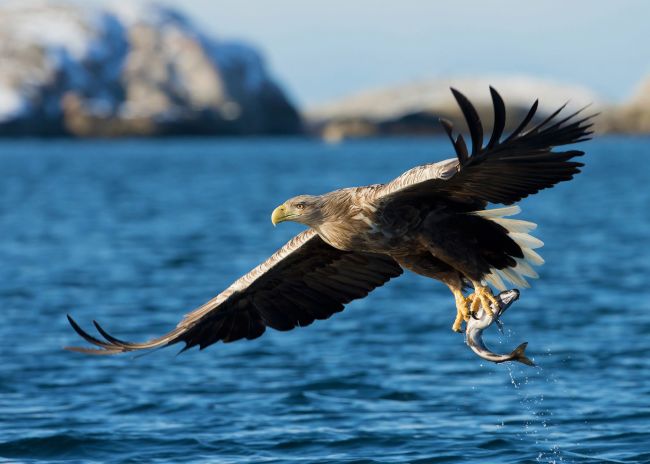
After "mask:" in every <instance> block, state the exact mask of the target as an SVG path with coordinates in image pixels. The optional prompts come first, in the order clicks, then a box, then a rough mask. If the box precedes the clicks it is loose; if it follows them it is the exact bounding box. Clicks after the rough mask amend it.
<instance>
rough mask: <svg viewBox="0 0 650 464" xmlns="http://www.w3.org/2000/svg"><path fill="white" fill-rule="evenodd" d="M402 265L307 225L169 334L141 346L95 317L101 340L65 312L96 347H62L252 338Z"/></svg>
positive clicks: (362, 290) (367, 288)
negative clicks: (348, 247) (327, 238)
mask: <svg viewBox="0 0 650 464" xmlns="http://www.w3.org/2000/svg"><path fill="white" fill-rule="evenodd" d="M402 272H403V271H402V268H401V267H400V266H399V265H398V264H397V263H396V262H395V261H394V260H393V259H392V258H391V257H389V256H386V255H379V254H374V253H357V252H347V251H341V250H337V249H336V248H334V247H331V246H330V245H328V244H327V243H325V242H324V241H323V240H322V239H321V238H320V237H319V236H318V234H316V232H315V231H314V230H311V229H310V230H307V231H304V232H302V233H300V234H298V235H297V236H295V237H294V238H293V239H292V240H290V241H289V242H288V243H287V244H286V245H284V246H283V247H282V248H280V249H279V250H278V251H277V252H276V253H274V254H273V255H272V256H271V257H270V258H269V259H267V260H266V261H265V262H263V263H262V264H260V265H259V266H257V267H256V268H255V269H253V270H252V271H250V272H249V273H248V274H246V275H245V276H243V277H241V278H240V279H238V280H237V281H235V283H233V284H232V285H231V286H230V287H228V288H227V289H226V290H225V291H223V292H222V293H220V294H219V295H217V296H216V297H215V298H213V299H212V300H210V301H209V302H207V303H206V304H204V305H203V306H201V307H200V308H198V309H196V310H194V311H192V312H191V313H189V314H188V315H186V316H185V317H184V318H183V320H182V321H181V322H180V323H179V324H178V325H177V326H176V328H175V329H174V330H172V331H171V332H169V333H167V334H165V335H163V336H161V337H158V338H154V339H153V340H149V341H147V342H144V343H131V342H126V341H122V340H119V339H117V338H115V337H113V336H112V335H110V334H108V333H107V332H106V331H105V330H104V329H103V328H102V327H101V326H100V325H99V324H97V323H96V322H95V323H94V324H95V327H96V329H97V330H98V332H99V333H100V334H101V335H102V337H103V338H104V340H100V339H99V338H96V337H94V336H92V335H90V334H88V333H87V332H86V331H84V330H83V329H82V328H81V327H79V325H78V324H77V323H76V322H75V321H74V320H73V319H72V318H71V317H70V316H68V320H69V321H70V324H71V325H72V327H73V328H74V330H75V331H76V332H77V333H78V334H79V335H80V336H81V337H83V338H84V339H85V340H86V341H88V342H89V343H91V344H93V345H95V346H97V347H99V349H96V348H82V347H69V348H67V349H69V350H72V351H78V352H82V353H89V354H114V353H122V352H126V351H136V350H149V349H152V348H158V347H163V346H167V345H173V344H175V343H179V342H184V343H185V348H184V349H188V348H191V347H193V346H196V345H198V346H199V347H200V348H201V349H203V348H205V347H206V346H208V345H211V344H213V343H215V342H217V341H219V340H221V341H223V342H232V341H235V340H239V339H242V338H247V339H253V338H257V337H259V336H260V335H262V334H263V333H264V331H265V330H266V327H272V328H274V329H277V330H291V329H293V328H294V327H296V326H306V325H309V324H311V323H312V322H313V321H314V320H315V319H327V318H329V317H330V316H331V315H332V314H334V313H336V312H339V311H341V310H342V309H343V305H344V304H346V303H349V302H350V301H352V300H355V299H357V298H363V297H365V296H366V295H367V294H368V293H369V292H371V291H372V290H373V289H375V288H377V287H380V286H381V285H383V284H384V283H386V282H387V281H388V280H389V279H391V278H392V277H397V276H399V275H400V274H401V273H402Z"/></svg>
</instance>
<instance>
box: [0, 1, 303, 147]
mask: <svg viewBox="0 0 650 464" xmlns="http://www.w3.org/2000/svg"><path fill="white" fill-rule="evenodd" d="M127 3H128V2H121V5H120V6H119V7H111V8H104V9H95V8H89V7H80V6H73V5H69V4H59V3H52V2H25V1H23V2H14V3H10V4H2V5H0V63H2V72H1V73H0V135H12V136H15V135H40V136H50V135H51V136H60V135H71V136H149V135H169V134H206V135H208V134H217V135H220V134H223V135H245V134H295V133H299V132H301V131H302V125H301V119H300V116H299V114H298V112H297V110H296V108H295V107H294V106H293V104H292V103H291V102H290V100H289V99H288V98H287V96H286V94H285V93H284V92H283V90H282V89H281V88H280V86H279V85H278V84H277V83H276V82H275V81H274V80H273V79H272V78H271V77H270V76H269V73H268V72H267V69H266V66H265V64H264V62H263V59H262V57H261V56H260V54H259V53H258V52H257V51H256V50H254V49H253V48H251V47H250V46H248V45H245V44H243V43H239V42H230V41H219V40H216V39H214V38H212V37H208V36H207V35H206V34H204V33H202V32H201V31H199V30H198V29H197V28H196V27H195V26H194V25H192V23H191V22H190V21H189V20H188V19H187V18H185V17H184V16H183V15H181V14H180V13H178V12H177V11H176V10H173V9H169V8H164V7H159V6H152V5H148V6H144V7H133V6H127Z"/></svg>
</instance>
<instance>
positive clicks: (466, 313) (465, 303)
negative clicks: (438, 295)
mask: <svg viewBox="0 0 650 464" xmlns="http://www.w3.org/2000/svg"><path fill="white" fill-rule="evenodd" d="M449 288H450V289H451V292H452V293H453V294H454V299H455V300H456V319H454V324H453V325H452V326H451V330H453V331H454V332H462V325H463V321H467V320H469V317H470V300H469V299H468V298H465V295H463V292H462V291H461V289H460V288H453V287H449Z"/></svg>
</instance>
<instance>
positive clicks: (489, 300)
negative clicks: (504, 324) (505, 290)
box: [468, 283, 499, 317]
mask: <svg viewBox="0 0 650 464" xmlns="http://www.w3.org/2000/svg"><path fill="white" fill-rule="evenodd" d="M468 300H470V301H471V304H470V312H471V314H476V313H477V312H478V310H479V309H481V306H482V307H483V310H484V311H485V312H486V314H487V315H488V316H490V317H494V314H493V313H492V308H491V305H493V304H494V306H495V307H497V308H498V307H499V302H498V301H497V299H496V298H495V297H494V295H493V294H492V291H491V290H490V287H487V286H485V285H480V284H476V283H475V284H474V293H472V294H471V295H470V296H469V297H468Z"/></svg>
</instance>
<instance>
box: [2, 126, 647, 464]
mask: <svg viewBox="0 0 650 464" xmlns="http://www.w3.org/2000/svg"><path fill="white" fill-rule="evenodd" d="M584 148H585V149H586V150H587V151H588V155H587V156H585V158H584V161H585V162H586V163H587V166H586V167H585V169H584V173H583V174H581V175H579V176H578V177H577V178H576V179H575V180H573V181H571V182H568V183H565V184H562V185H560V186H558V187H556V188H554V189H552V190H546V191H543V192H541V193H540V194H539V195H536V196H534V197H532V198H529V199H526V200H525V201H523V202H522V208H523V212H522V214H521V215H520V217H521V218H523V219H528V220H532V221H535V222H537V223H539V228H538V230H537V231H536V235H537V236H538V237H539V238H541V239H542V240H543V241H544V242H545V243H546V245H545V247H544V248H543V249H542V254H543V256H544V257H545V259H546V265H545V266H543V267H542V268H541V270H540V279H539V280H538V281H534V283H533V286H532V288H531V289H527V290H524V291H523V292H522V298H521V300H520V301H519V302H518V303H516V304H515V305H514V306H513V307H512V309H510V310H509V311H508V313H506V315H505V318H504V322H505V323H506V334H505V335H504V336H499V335H498V334H497V331H496V329H495V328H491V329H490V330H489V333H488V334H487V338H488V340H487V342H488V345H489V346H491V347H493V348H494V349H495V350H496V351H500V352H507V351H509V350H511V349H512V348H513V347H514V346H516V345H517V344H518V343H520V342H522V341H524V340H527V341H528V342H529V343H530V345H529V354H530V356H532V357H534V359H535V361H536V362H537V364H538V365H539V367H537V368H530V367H527V366H522V365H507V364H502V365H494V364H490V363H486V362H484V361H482V360H480V359H479V358H477V357H476V356H475V355H474V354H473V353H472V352H471V351H470V350H469V349H468V348H467V347H466V346H465V345H464V341H463V337H462V335H458V334H455V333H453V332H452V331H451V330H450V327H451V324H452V321H453V318H454V314H455V310H454V302H453V298H452V296H451V294H450V293H449V291H448V290H447V288H446V287H445V286H444V285H442V284H440V283H438V282H435V281H432V280H428V279H426V278H423V277H419V276H415V275H404V276H402V277H400V278H399V279H396V280H394V281H392V282H390V283H389V284H387V285H386V286H385V287H382V288H380V289H377V290H376V291H374V292H373V293H372V294H370V295H369V296H368V297H367V298H365V299H363V300H360V301H356V302H353V303H352V304H350V305H349V306H348V307H347V308H346V310H345V311H344V312H342V313H340V314H337V315H335V316H334V317H332V318H331V319H330V320H327V321H317V322H316V323H314V324H313V325H311V326H309V327H307V328H302V329H296V330H294V331H292V332H275V331H272V330H269V331H267V333H266V334H264V336H263V337H261V338H259V339H257V340H254V341H242V342H237V343H233V344H226V345H224V344H221V343H219V344H217V345H213V346H211V347H210V348H209V349H207V350H205V351H202V352H201V351H198V350H192V351H189V352H186V353H184V354H182V355H179V356H176V352H177V351H178V349H177V347H172V348H169V349H165V350H160V351H157V352H154V353H152V354H149V355H146V356H143V357H138V358H134V357H133V356H131V355H124V356H115V357H110V356H107V357H90V356H85V355H81V354H77V353H71V352H67V351H64V350H63V349H62V347H63V346H65V345H74V344H77V345H78V344H83V341H82V340H81V339H79V337H77V335H76V334H75V333H74V332H73V331H72V329H71V328H70V327H69V325H68V323H67V321H66V318H65V315H66V313H68V312H69V313H72V314H73V315H74V316H75V317H76V318H77V320H78V321H79V322H80V323H81V324H82V325H83V326H85V327H88V328H92V325H91V321H92V319H97V320H99V321H100V322H101V323H103V324H104V326H105V327H107V328H108V329H109V330H110V331H112V332H113V333H114V334H115V335H116V336H118V337H121V338H126V339H133V340H138V341H140V340H144V339H147V338H149V337H152V336H155V335H159V334H161V333H163V332H165V331H167V330H169V329H171V328H173V327H174V325H175V324H176V323H177V322H178V320H179V319H180V318H181V317H182V315H183V314H185V313H187V312H188V311H190V310H191V309H193V308H194V307H196V306H198V305H200V304H201V303H203V302H205V301H206V300H208V299H210V298H211V297H212V296H214V295H215V294H216V293H218V292H219V291H221V290H222V289H224V288H225V287H227V286H228V285H229V284H230V283H231V282H232V281H233V280H234V279H236V278H237V277H239V276H240V275H242V274H243V273H245V272H247V271H248V270H249V269H251V268H252V267H253V266H254V265H256V264H258V263H259V262H260V261H262V260H264V259H265V258H266V257H267V256H269V255H270V254H271V253H272V252H273V251H274V250H275V249H276V248H278V247H279V246H281V245H282V244H283V243H284V242H285V241H286V240H288V239H289V238H290V237H291V236H292V235H294V234H296V233H297V232H299V231H300V230H301V227H300V226H299V225H297V224H281V225H280V226H278V227H277V228H275V229H274V228H273V227H272V225H271V222H270V213H271V211H272V210H273V208H274V207H275V206H277V205H278V204H280V203H281V202H282V201H284V200H285V199H287V198H289V197H291V196H294V195H297V194H300V193H322V192H325V191H328V190H331V189H335V188H338V187H342V186H350V185H362V184H367V183H376V182H384V181H387V180H389V179H391V178H392V177H395V176H397V175H399V174H400V173H401V172H403V171H404V170H406V169H408V168H410V167H412V166H414V165H417V164H421V163H425V162H430V161H435V160H439V159H442V158H443V157H448V156H449V155H450V153H451V151H450V147H449V145H448V143H447V142H446V141H445V140H443V139H390V140H364V141H355V142H346V143H343V144H340V145H335V146H332V145H327V144H323V143H321V142H318V141H310V140H278V139H258V140H255V139H253V140H244V141H241V140H215V139H205V140H200V139H199V140H197V139H178V140H140V141H115V142H109V141H88V142H79V141H56V140H46V141H30V140H25V141H1V142H0V172H1V174H2V176H1V177H0V303H1V307H2V320H1V323H0V346H1V351H0V461H2V460H6V461H8V462H41V461H42V462H97V463H118V462H119V463H122V462H131V463H136V462H142V463H153V462H156V463H162V462H164V463H183V462H218V463H235V462H237V463H239V462H269V463H270V462H273V463H275V462H354V463H372V462H386V463H396V462H415V463H435V462H449V463H457V462H468V463H531V462H545V463H546V462H567V463H570V462H576V463H581V462H612V463H641V462H650V356H649V351H650V278H649V277H648V276H649V275H650V252H649V251H648V243H649V239H650V139H647V138H646V139H643V138H637V139H634V138H601V139H597V140H594V141H591V142H588V143H586V144H584ZM178 348H180V347H178Z"/></svg>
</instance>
